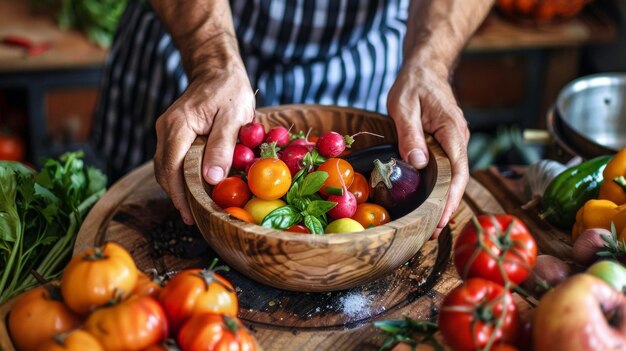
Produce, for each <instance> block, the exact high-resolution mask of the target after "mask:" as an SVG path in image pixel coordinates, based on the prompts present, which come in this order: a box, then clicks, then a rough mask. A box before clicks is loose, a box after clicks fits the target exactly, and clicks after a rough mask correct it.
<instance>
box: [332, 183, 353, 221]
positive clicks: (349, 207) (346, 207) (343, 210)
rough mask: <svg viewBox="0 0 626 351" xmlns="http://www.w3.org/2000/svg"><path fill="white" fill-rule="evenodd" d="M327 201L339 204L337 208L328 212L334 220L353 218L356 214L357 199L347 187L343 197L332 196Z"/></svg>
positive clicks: (344, 188)
mask: <svg viewBox="0 0 626 351" xmlns="http://www.w3.org/2000/svg"><path fill="white" fill-rule="evenodd" d="M326 201H330V202H336V203H337V206H335V207H333V208H331V209H330V211H328V215H329V216H330V217H331V218H333V219H339V218H352V216H354V214H355V213H356V207H357V202H356V198H355V197H354V194H352V193H351V192H349V191H348V189H347V188H346V187H345V186H344V187H343V194H342V195H330V196H329V197H328V198H327V199H326Z"/></svg>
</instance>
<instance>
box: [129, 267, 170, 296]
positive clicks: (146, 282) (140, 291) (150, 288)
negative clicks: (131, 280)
mask: <svg viewBox="0 0 626 351" xmlns="http://www.w3.org/2000/svg"><path fill="white" fill-rule="evenodd" d="M161 289H163V287H162V286H161V284H160V283H159V282H158V281H156V280H154V279H152V278H150V277H148V276H147V275H146V274H145V273H144V272H142V271H139V270H138V271H137V284H135V289H133V295H137V296H150V297H153V298H155V299H158V298H159V294H160V293H161Z"/></svg>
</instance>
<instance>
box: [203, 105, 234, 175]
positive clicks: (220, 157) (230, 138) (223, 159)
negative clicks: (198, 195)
mask: <svg viewBox="0 0 626 351" xmlns="http://www.w3.org/2000/svg"><path fill="white" fill-rule="evenodd" d="M239 126H240V125H239V124H238V123H234V121H229V120H228V118H227V114H226V113H225V112H222V113H220V114H218V115H217V116H215V120H214V121H213V126H212V128H211V132H210V133H209V138H208V140H207V143H206V147H205V149H204V157H203V160H202V175H203V177H204V180H206V181H207V183H209V184H212V185H215V184H217V183H219V182H220V181H221V180H222V179H224V178H225V177H226V175H227V174H228V171H229V170H230V165H231V163H232V162H233V151H234V149H235V144H236V143H237V133H238V131H239Z"/></svg>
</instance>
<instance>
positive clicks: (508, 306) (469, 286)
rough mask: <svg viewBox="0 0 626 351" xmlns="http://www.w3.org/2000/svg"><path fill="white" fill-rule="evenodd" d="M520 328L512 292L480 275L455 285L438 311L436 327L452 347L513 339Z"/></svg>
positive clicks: (460, 350)
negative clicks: (437, 325)
mask: <svg viewBox="0 0 626 351" xmlns="http://www.w3.org/2000/svg"><path fill="white" fill-rule="evenodd" d="M498 322H501V323H500V324H499V326H498ZM519 328H520V321H519V315H518V312H517V308H516V307H515V303H514V302H513V296H511V293H509V292H508V291H507V290H505V289H504V287H502V286H501V285H499V284H496V283H494V282H492V281H489V280H486V279H482V278H470V279H468V280H467V281H466V282H465V283H463V284H462V285H459V286H457V287H456V288H454V289H453V290H452V291H451V292H450V293H448V295H447V296H446V297H445V298H444V300H443V303H442V305H441V309H440V311H439V330H440V332H441V335H442V336H443V338H444V340H445V342H446V344H448V346H450V347H451V348H452V350H454V351H473V350H482V349H484V348H485V346H486V345H487V344H488V343H490V342H491V343H492V345H496V344H499V343H502V342H513V341H515V339H516V337H517V335H518V332H519Z"/></svg>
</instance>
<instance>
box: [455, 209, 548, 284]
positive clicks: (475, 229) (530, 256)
mask: <svg viewBox="0 0 626 351" xmlns="http://www.w3.org/2000/svg"><path fill="white" fill-rule="evenodd" d="M536 259H537V245H536V244H535V239H533V237H532V235H531V234H530V233H529V232H528V228H526V226H525V225H524V223H522V221H521V220H520V219H519V218H516V217H514V216H511V215H482V216H478V217H476V218H473V219H472V220H471V221H470V222H469V223H467V224H466V225H465V227H464V228H463V230H462V231H461V233H460V234H459V237H458V238H457V239H456V243H455V244H454V264H455V265H456V269H457V271H458V272H459V275H460V276H461V277H463V279H467V278H472V277H481V278H485V279H488V280H491V281H493V282H496V283H498V284H501V285H504V282H505V280H508V281H510V282H511V283H513V284H519V283H521V282H523V281H524V280H525V279H526V278H527V277H528V275H529V273H530V272H531V270H532V268H533V266H534V265H535V260H536ZM500 264H501V265H502V270H503V272H504V274H505V275H506V277H503V276H502V273H501V272H502V271H501V269H500Z"/></svg>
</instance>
